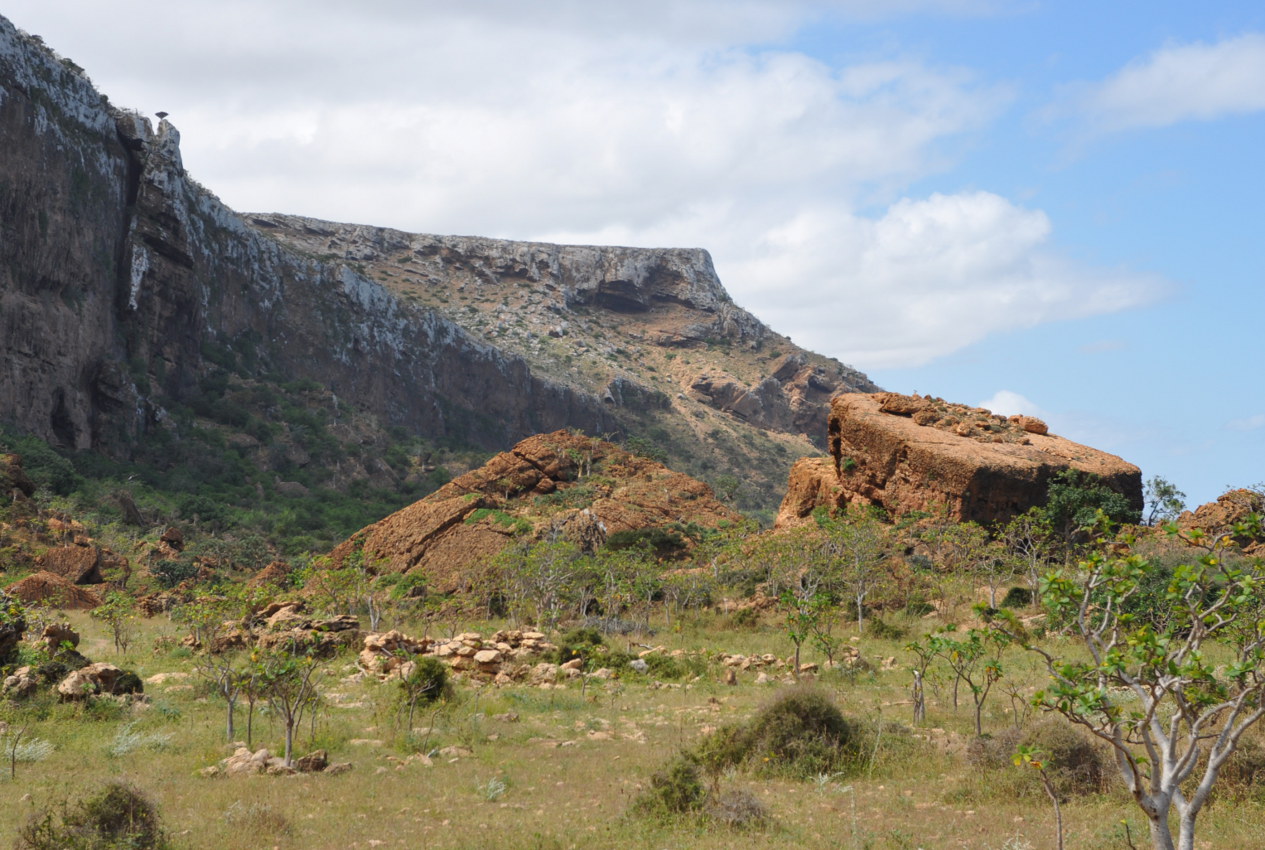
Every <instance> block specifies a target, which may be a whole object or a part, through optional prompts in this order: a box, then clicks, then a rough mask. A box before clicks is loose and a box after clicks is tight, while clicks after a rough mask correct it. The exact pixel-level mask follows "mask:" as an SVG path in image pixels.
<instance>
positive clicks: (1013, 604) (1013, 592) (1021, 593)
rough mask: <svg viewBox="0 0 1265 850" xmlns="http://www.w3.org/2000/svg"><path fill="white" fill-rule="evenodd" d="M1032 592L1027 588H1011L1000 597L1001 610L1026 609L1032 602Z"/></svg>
mask: <svg viewBox="0 0 1265 850" xmlns="http://www.w3.org/2000/svg"><path fill="white" fill-rule="evenodd" d="M1034 599H1035V597H1034V595H1033V593H1032V590H1031V589H1030V588H1027V587H1012V588H1010V590H1007V591H1006V595H1005V596H1004V597H1002V600H1001V607H1002V608H1027V607H1028V606H1029V605H1031V604H1032V603H1033V601H1034Z"/></svg>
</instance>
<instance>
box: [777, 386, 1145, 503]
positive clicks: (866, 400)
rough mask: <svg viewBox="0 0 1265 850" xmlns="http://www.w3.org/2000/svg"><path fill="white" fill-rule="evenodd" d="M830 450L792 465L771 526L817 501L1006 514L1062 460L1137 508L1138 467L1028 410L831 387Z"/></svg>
mask: <svg viewBox="0 0 1265 850" xmlns="http://www.w3.org/2000/svg"><path fill="white" fill-rule="evenodd" d="M829 433H830V454H831V457H829V458H805V459H803V460H800V461H798V462H797V463H796V464H795V466H794V468H792V470H791V475H790V482H789V486H788V489H787V494H786V497H785V499H784V500H783V502H782V507H781V510H780V511H779V513H778V519H777V524H778V526H779V527H784V526H791V525H795V524H797V523H798V522H801V521H802V520H803V519H804V518H805V517H807V516H808V515H809V514H810V513H812V511H813V509H814V508H817V507H819V506H830V507H843V506H845V505H848V504H862V505H877V506H880V507H882V508H883V509H884V510H886V511H887V512H888V513H889V514H891V515H893V516H899V515H902V514H905V513H908V512H910V511H915V510H919V511H928V512H933V513H934V512H937V511H941V510H946V511H947V512H948V516H949V518H950V519H954V520H958V521H975V522H981V523H988V522H993V521H997V520H1006V519H1008V518H1010V517H1012V516H1014V515H1016V514H1019V513H1022V512H1023V511H1025V510H1027V509H1028V508H1030V507H1032V506H1034V505H1039V504H1042V503H1044V501H1045V498H1046V491H1047V489H1048V487H1049V483H1050V479H1051V478H1053V477H1054V476H1055V475H1056V474H1057V473H1059V472H1060V471H1062V470H1064V469H1075V470H1078V471H1080V472H1087V473H1092V474H1094V475H1097V476H1100V477H1101V478H1102V479H1103V480H1104V481H1105V482H1106V483H1107V485H1108V486H1110V487H1112V488H1113V489H1115V490H1117V491H1118V492H1120V493H1123V494H1124V495H1125V496H1126V497H1127V498H1128V499H1129V501H1130V502H1131V504H1132V505H1133V506H1134V507H1135V508H1138V509H1139V510H1140V509H1141V507H1142V474H1141V471H1140V470H1139V469H1138V468H1137V467H1136V466H1134V465H1133V464H1130V463H1127V462H1125V461H1123V460H1121V459H1120V458H1118V457H1116V456H1115V455H1111V454H1107V453H1106V452H1102V451H1099V450H1097V449H1093V448H1090V447H1089V446H1082V445H1080V444H1079V443H1073V442H1071V441H1070V440H1065V439H1063V438H1062V437H1057V436H1054V435H1052V434H1050V433H1049V431H1048V428H1047V427H1046V425H1045V423H1044V422H1042V421H1041V420H1039V419H1036V418H1034V417H1028V416H1011V417H1005V416H1000V415H997V414H994V413H991V412H990V411H988V410H985V409H984V408H980V407H967V406H965V405H960V404H951V403H948V402H945V401H944V400H942V399H937V398H931V397H924V396H918V395H913V396H906V395H901V394H899V393H875V394H873V395H866V394H860V393H850V394H846V395H841V396H838V397H836V398H835V399H834V401H833V402H832V403H831V410H830V427H829Z"/></svg>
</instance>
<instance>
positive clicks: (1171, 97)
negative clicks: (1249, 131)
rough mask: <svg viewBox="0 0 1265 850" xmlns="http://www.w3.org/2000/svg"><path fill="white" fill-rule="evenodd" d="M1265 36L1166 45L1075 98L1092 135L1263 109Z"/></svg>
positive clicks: (1086, 89)
mask: <svg viewBox="0 0 1265 850" xmlns="http://www.w3.org/2000/svg"><path fill="white" fill-rule="evenodd" d="M1263 80H1265V35H1263V34H1261V33H1247V34H1244V35H1241V36H1238V37H1236V38H1230V39H1226V40H1224V41H1219V42H1217V43H1215V44H1204V43H1202V42H1195V43H1193V44H1182V45H1171V46H1168V47H1164V48H1161V49H1159V50H1156V51H1155V52H1153V53H1151V54H1150V55H1149V56H1147V57H1145V58H1143V59H1138V60H1135V61H1133V62H1131V63H1130V64H1129V65H1127V66H1126V67H1124V68H1123V69H1121V70H1120V71H1119V72H1117V73H1116V74H1114V75H1113V76H1111V77H1110V78H1108V79H1106V80H1104V81H1103V82H1101V83H1098V84H1095V85H1092V86H1089V87H1087V88H1085V89H1084V90H1083V91H1081V92H1079V95H1078V96H1077V97H1076V98H1075V100H1076V102H1077V106H1078V108H1079V109H1080V110H1081V111H1082V112H1083V113H1084V114H1085V117H1086V118H1087V120H1089V121H1090V123H1091V124H1092V126H1093V127H1094V129H1095V130H1096V131H1097V132H1115V131H1120V130H1128V129H1133V128H1148V127H1166V126H1168V125H1170V124H1176V123H1178V122H1181V121H1210V120H1214V119H1217V118H1222V117H1225V116H1228V115H1239V114H1244V113H1249V112H1257V111H1260V110H1262V109H1265V85H1263V84H1262V81H1263Z"/></svg>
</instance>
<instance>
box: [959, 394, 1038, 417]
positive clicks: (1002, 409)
mask: <svg viewBox="0 0 1265 850" xmlns="http://www.w3.org/2000/svg"><path fill="white" fill-rule="evenodd" d="M977 406H978V407H985V408H988V409H989V410H991V411H992V412H993V413H998V414H1001V415H1002V416H1014V415H1015V414H1017V413H1021V414H1023V415H1025V416H1035V417H1037V418H1038V419H1048V418H1049V416H1050V414H1049V413H1047V412H1046V411H1045V410H1043V409H1041V407H1039V406H1038V405H1037V404H1036V403H1035V402H1033V401H1031V400H1030V399H1028V398H1026V397H1025V396H1022V395H1020V394H1019V393H1016V392H1012V391H1010V390H998V391H997V392H996V393H994V394H993V396H992V398H986V399H984V400H983V401H981V402H980V403H979V404H978V405H977Z"/></svg>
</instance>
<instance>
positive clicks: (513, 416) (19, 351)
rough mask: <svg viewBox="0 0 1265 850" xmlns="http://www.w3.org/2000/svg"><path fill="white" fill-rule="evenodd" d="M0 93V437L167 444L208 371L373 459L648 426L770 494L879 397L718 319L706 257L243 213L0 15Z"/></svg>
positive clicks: (761, 332)
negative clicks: (301, 386) (268, 387)
mask: <svg viewBox="0 0 1265 850" xmlns="http://www.w3.org/2000/svg"><path fill="white" fill-rule="evenodd" d="M0 92H3V94H2V95H0V139H3V140H4V156H3V158H0V362H2V363H4V368H3V369H0V411H3V413H2V414H0V415H2V416H3V417H4V418H5V419H7V420H9V421H11V422H12V423H14V424H16V425H18V426H19V427H21V428H22V429H23V430H26V431H29V432H31V433H34V434H36V435H39V436H41V437H43V438H45V439H48V440H49V441H51V442H52V443H54V444H55V445H58V446H61V447H65V448H71V449H99V450H103V451H106V452H109V453H111V454H113V455H116V456H128V455H129V454H130V453H132V452H133V451H135V450H136V449H137V447H138V446H141V445H144V444H148V443H151V442H154V441H155V440H154V438H156V437H158V438H172V437H175V438H180V437H182V436H187V435H184V434H182V433H181V429H182V428H184V427H185V426H183V425H181V424H180V417H177V416H173V415H172V413H173V411H175V410H177V409H190V408H192V407H193V406H194V405H195V404H196V403H197V402H199V401H204V400H205V399H204V398H203V397H202V396H201V395H200V393H202V391H203V387H204V384H205V381H206V379H208V378H210V377H212V376H214V375H218V374H220V373H221V372H225V371H226V372H229V373H231V374H232V375H233V376H234V380H241V381H255V382H264V383H267V382H268V381H272V380H275V379H273V378H270V377H269V376H277V375H279V376H283V378H284V380H285V381H287V382H295V381H300V380H304V379H306V380H311V381H315V382H316V383H317V384H319V385H320V387H322V388H323V392H325V393H326V394H327V396H326V397H327V398H330V399H332V398H334V397H336V399H337V404H339V405H346V406H348V407H349V408H351V409H352V410H353V411H355V413H356V414H357V415H358V416H360V417H361V418H362V421H366V422H372V423H373V424H372V425H367V426H366V427H369V428H372V429H376V430H374V434H376V435H378V436H383V435H385V434H386V433H387V432H388V430H389V429H391V428H402V429H403V430H404V431H405V432H406V433H411V434H416V435H421V436H425V437H432V438H442V439H451V440H457V441H460V442H462V443H464V444H466V445H474V446H479V447H483V448H487V449H501V448H503V447H505V446H507V445H510V444H511V443H513V442H514V441H516V440H520V439H522V438H523V437H525V436H528V435H530V434H535V433H539V432H542V431H549V430H554V429H557V428H564V427H572V428H579V429H582V430H584V431H587V432H589V433H597V434H601V433H611V434H627V433H641V432H645V431H647V430H649V429H651V428H652V427H654V428H667V430H670V431H673V433H674V440H673V441H672V445H671V446H670V447H669V450H670V451H672V452H675V455H674V457H675V458H676V459H677V460H678V461H681V460H687V459H688V455H689V451H688V450H687V449H686V448H684V447H685V446H688V445H690V439H692V437H693V436H695V435H696V434H705V433H708V432H709V431H711V430H714V429H716V428H718V427H719V428H721V429H722V430H725V429H731V430H732V433H733V434H735V435H738V436H742V437H745V438H751V437H761V438H763V439H765V441H766V444H765V446H764V447H763V449H762V452H763V453H762V454H760V456H759V461H760V463H759V467H760V468H759V469H756V470H755V471H754V472H753V471H752V470H751V469H750V467H747V468H746V469H744V466H743V464H744V459H743V455H744V453H745V452H746V451H747V448H746V447H747V446H748V445H749V444H750V443H752V442H754V441H752V440H750V439H744V440H735V441H733V444H732V447H730V446H726V447H720V446H717V447H714V448H707V447H704V448H703V449H700V451H703V452H706V453H707V456H708V457H709V459H710V460H711V461H712V464H713V467H714V468H718V469H721V470H727V471H730V472H733V473H738V474H742V473H744V472H745V474H746V477H747V478H748V479H756V478H760V479H761V480H768V479H770V478H771V477H772V476H773V475H774V470H770V469H767V468H765V467H766V466H767V465H768V464H770V463H772V462H773V459H774V458H777V459H778V462H779V463H780V462H781V461H780V458H781V457H782V453H780V452H777V451H775V450H774V448H775V446H774V445H770V444H769V442H768V441H772V443H773V444H776V445H778V446H780V445H784V444H789V443H793V444H795V445H797V446H800V447H802V450H803V451H808V450H809V447H808V446H809V440H812V441H813V443H815V444H816V445H818V446H824V443H825V434H824V431H823V429H822V427H821V424H822V423H823V422H824V410H825V405H826V402H827V399H828V398H829V397H830V395H831V394H833V393H835V392H839V391H844V390H849V389H872V388H873V387H872V385H871V384H870V383H869V381H868V380H867V379H866V378H865V377H864V376H863V375H860V374H859V373H857V372H855V371H854V370H851V369H848V368H847V367H845V366H843V365H842V364H840V363H838V362H837V361H832V360H829V359H827V358H824V357H821V356H819V355H815V354H812V353H810V352H806V351H803V350H802V349H799V348H798V347H797V346H794V345H793V344H792V343H791V342H790V341H789V340H788V339H786V338H785V337H782V336H780V335H778V334H775V333H773V332H772V331H770V330H769V329H768V328H766V327H765V326H764V325H762V324H761V323H760V322H758V321H757V320H756V319H755V318H754V317H753V316H751V315H750V314H749V313H747V312H746V311H744V310H742V309H741V308H739V307H738V306H736V305H735V304H733V303H732V300H731V299H730V298H729V296H728V295H727V294H726V293H725V291H724V289H723V287H722V286H721V285H720V282H719V280H718V279H717V277H716V274H715V270H714V269H713V267H712V263H711V260H710V258H709V257H708V255H707V253H706V252H705V251H701V250H677V249H673V250H659V249H638V248H608V247H584V246H572V247H568V246H557V245H545V244H539V243H524V242H507V241H502V240H492V239H478V238H470V237H440V236H421V235H413V234H404V233H400V232H398V231H392V230H386V229H382V228H371V227H360V226H356V225H345V224H333V223H329V222H321V221H315V220H312V219H303V218H295V217H288V216H279V215H262V214H261V215H255V214H244V215H239V214H237V213H235V212H233V211H232V210H230V209H228V208H227V207H225V206H224V205H223V204H222V203H221V202H220V201H219V199H217V198H216V197H215V196H214V195H212V194H211V193H210V192H208V191H207V190H206V189H204V188H202V187H201V186H199V185H198V184H197V183H196V182H194V181H193V180H191V179H190V178H189V176H188V175H187V174H186V172H185V169H184V166H183V163H182V160H181V154H180V134H179V131H178V130H177V129H176V128H175V127H174V126H173V125H172V124H171V123H170V122H168V121H167V120H165V119H163V120H161V121H160V122H159V123H158V125H157V127H154V126H153V125H152V124H151V122H150V120H149V119H148V118H146V117H144V116H142V115H140V114H137V113H134V112H129V111H125V110H120V109H117V108H115V107H113V106H111V105H110V104H109V102H108V101H107V100H106V99H105V98H104V97H103V96H102V95H101V94H100V93H98V92H97V91H96V90H95V89H94V88H93V86H92V84H91V82H90V81H89V79H88V78H87V77H86V76H85V75H84V74H83V73H82V72H80V71H79V70H78V69H77V67H76V66H75V65H74V64H73V62H69V61H63V60H62V59H61V57H59V56H57V55H56V54H55V53H53V52H52V51H51V50H49V49H48V48H47V47H45V46H44V45H43V44H42V43H41V42H39V41H38V40H36V39H34V38H32V37H30V36H27V35H25V34H23V33H20V32H19V31H18V30H17V29H16V28H15V27H14V26H13V25H12V24H11V23H10V22H9V21H7V20H4V19H3V18H0ZM687 353H688V355H689V357H688V358H687V357H686V356H685V354H687ZM678 355H680V356H678ZM687 359H688V361H689V362H687ZM770 369H772V370H773V374H770ZM722 370H723V371H724V374H721V371H722ZM704 373H706V376H704ZM254 412H256V413H264V414H266V405H265V406H264V407H262V408H259V409H257V410H255V411H254ZM695 413H697V414H700V416H699V417H695V416H694V415H693V414H695ZM704 414H705V415H704ZM713 415H714V419H708V418H707V417H712V416H713ZM265 418H266V416H265ZM704 419H706V421H702V420H704ZM805 434H806V435H807V439H806V438H805V437H804V436H802V435H805ZM291 436H292V437H293V438H294V439H295V440H296V441H301V440H302V439H308V438H305V437H301V436H296V435H294V434H292V435H291ZM383 438H384V439H385V437H383ZM312 439H313V440H314V438H312ZM695 445H697V443H695ZM314 446H315V443H314V442H313V443H310V444H309V445H308V447H307V449H311V448H314ZM292 449H293V451H292V452H291V453H290V456H292V457H293V458H298V460H296V461H295V463H296V464H297V465H299V466H302V465H304V464H305V463H308V462H310V460H311V458H310V452H309V451H307V449H305V448H304V446H303V445H296V446H294V447H292ZM264 457H265V458H266V455H264ZM348 468H351V467H348ZM340 474H347V475H350V473H346V472H345V471H344V472H340ZM358 474H362V475H363V476H371V475H372V474H373V473H372V472H371V471H370V470H360V471H359V473H358ZM775 474H776V476H777V478H778V479H780V477H781V475H783V474H784V473H783V470H782V469H781V468H779V469H777V470H776V473H775ZM296 484H297V482H292V481H287V482H279V485H278V486H279V487H280V486H281V485H285V486H287V487H291V489H293V486H294V485H296ZM298 486H303V485H298ZM765 489H768V488H765Z"/></svg>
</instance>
